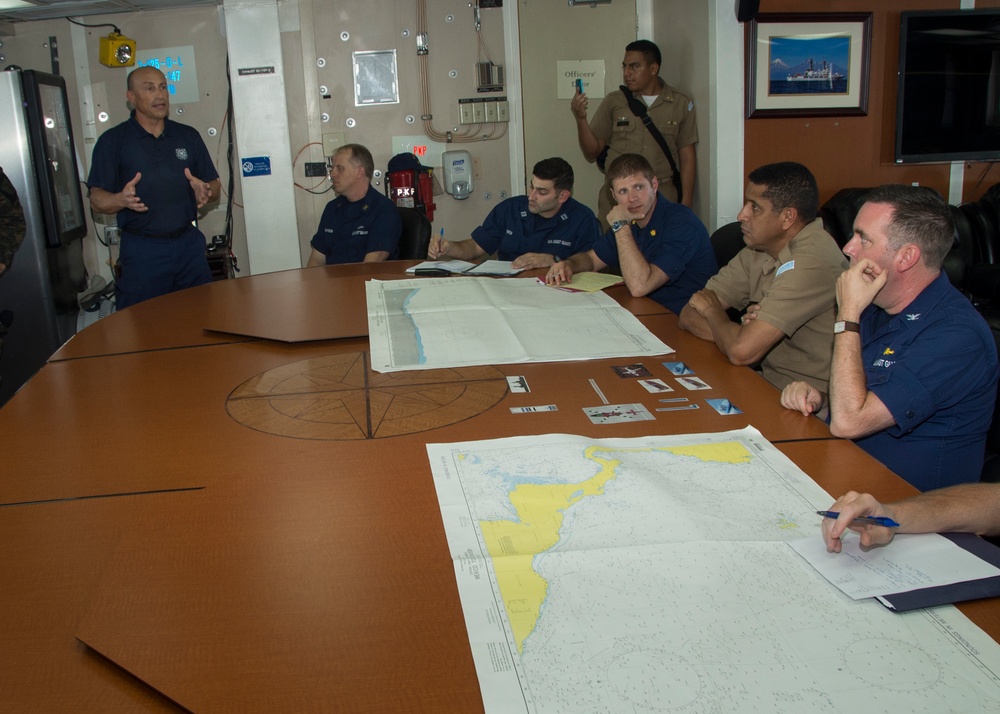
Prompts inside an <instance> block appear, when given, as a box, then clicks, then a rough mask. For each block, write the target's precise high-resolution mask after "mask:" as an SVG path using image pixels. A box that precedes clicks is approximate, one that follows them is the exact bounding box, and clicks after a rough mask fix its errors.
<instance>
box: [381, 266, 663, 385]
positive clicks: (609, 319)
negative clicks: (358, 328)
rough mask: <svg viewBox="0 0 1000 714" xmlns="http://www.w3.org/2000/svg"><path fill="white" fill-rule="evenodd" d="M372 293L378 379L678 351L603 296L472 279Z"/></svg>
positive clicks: (421, 282) (402, 284) (387, 284)
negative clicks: (400, 374) (411, 373)
mask: <svg viewBox="0 0 1000 714" xmlns="http://www.w3.org/2000/svg"><path fill="white" fill-rule="evenodd" d="M365 287H366V292H367V298H368V335H369V344H370V345H371V359H372V369H374V370H375V371H377V372H396V371H401V370H408V369H441V368H447V367H467V366H473V365H483V364H511V363H518V362H558V361H566V360H584V359H603V358H610V357H653V356H657V355H664V354H669V353H671V352H673V350H672V349H671V348H670V347H668V346H667V345H665V344H664V343H663V342H662V341H660V340H659V339H657V338H656V337H655V336H654V335H653V334H652V333H651V332H650V331H649V330H648V329H646V327H645V326H644V325H643V324H642V323H641V322H639V320H638V319H637V318H636V317H635V316H634V315H633V314H632V313H630V312H629V311H628V310H626V309H625V308H623V307H622V306H621V305H619V304H618V303H617V302H615V300H614V299H613V298H611V297H608V296H607V295H605V294H604V293H564V292H559V291H557V290H549V289H548V288H545V287H543V286H541V285H538V284H537V283H536V282H535V281H534V280H494V279H492V278H465V277H459V278H417V279H413V280H389V281H379V280H370V281H368V282H367V283H366V286H365Z"/></svg>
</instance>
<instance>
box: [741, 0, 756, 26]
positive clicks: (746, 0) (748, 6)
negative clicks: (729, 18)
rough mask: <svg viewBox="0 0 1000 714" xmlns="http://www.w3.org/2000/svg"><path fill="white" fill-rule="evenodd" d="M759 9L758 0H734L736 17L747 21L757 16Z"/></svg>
mask: <svg viewBox="0 0 1000 714" xmlns="http://www.w3.org/2000/svg"><path fill="white" fill-rule="evenodd" d="M759 10H760V0H736V19H737V20H739V21H740V22H749V21H750V20H752V19H754V18H755V17H757V12H758V11H759Z"/></svg>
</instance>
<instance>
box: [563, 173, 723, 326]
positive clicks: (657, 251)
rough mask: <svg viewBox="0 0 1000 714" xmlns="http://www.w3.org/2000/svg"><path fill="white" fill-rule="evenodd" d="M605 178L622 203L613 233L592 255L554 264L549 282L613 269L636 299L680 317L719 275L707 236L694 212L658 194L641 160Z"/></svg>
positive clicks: (612, 219) (613, 215) (612, 216)
mask: <svg viewBox="0 0 1000 714" xmlns="http://www.w3.org/2000/svg"><path fill="white" fill-rule="evenodd" d="M606 176H607V179H608V182H609V183H610V184H611V190H612V193H613V194H614V198H615V201H617V204H616V205H615V206H614V207H613V208H612V209H611V210H610V211H609V212H608V216H607V220H608V223H609V224H610V226H611V230H609V231H608V232H607V233H606V234H605V235H604V236H603V237H602V238H601V239H600V240H598V241H597V242H596V243H594V247H593V248H592V249H590V250H589V251H586V252H584V253H577V254H576V255H573V256H571V257H570V258H569V259H568V260H564V261H561V262H558V263H555V264H554V265H553V266H552V267H551V268H549V273H548V275H546V276H545V281H546V282H547V283H548V284H550V285H561V284H563V283H566V282H569V281H570V280H571V279H572V277H573V274H574V273H581V272H585V271H590V270H603V269H604V268H606V267H609V266H610V267H613V268H617V269H619V270H620V271H621V275H622V277H623V278H624V279H625V285H626V286H627V287H628V289H629V292H630V293H632V295H633V296H635V297H642V296H644V295H648V296H649V297H651V298H652V299H653V300H656V302H658V303H660V304H661V305H663V306H664V307H666V308H668V309H669V310H671V311H673V312H674V313H677V314H679V313H680V311H681V310H682V309H683V308H684V306H685V305H686V304H687V302H688V300H689V299H690V298H691V295H693V294H694V293H695V292H696V291H698V290H701V289H702V288H703V287H705V283H707V282H708V279H709V278H710V277H712V276H713V275H715V273H716V272H717V271H718V269H719V266H718V264H717V263H716V262H715V253H714V251H713V250H712V244H711V242H710V241H709V239H708V231H706V230H705V226H704V225H702V223H701V221H700V220H698V217H697V216H695V215H694V213H692V212H691V209H690V208H688V207H687V206H682V205H681V204H679V203H671V202H670V201H668V200H667V199H665V198H664V197H663V196H662V195H660V194H659V193H658V192H657V188H658V183H657V179H656V174H654V173H653V167H652V166H650V164H649V162H648V161H647V160H646V159H645V158H643V157H642V156H640V155H639V154H622V155H621V156H619V157H618V158H616V159H615V160H614V161H612V162H611V164H610V165H609V166H608V169H607V172H606Z"/></svg>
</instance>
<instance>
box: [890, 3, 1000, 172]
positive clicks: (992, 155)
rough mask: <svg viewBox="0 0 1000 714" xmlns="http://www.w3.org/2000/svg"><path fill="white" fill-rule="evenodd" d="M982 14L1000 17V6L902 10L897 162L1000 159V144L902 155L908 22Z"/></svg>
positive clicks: (897, 79) (897, 109)
mask: <svg viewBox="0 0 1000 714" xmlns="http://www.w3.org/2000/svg"><path fill="white" fill-rule="evenodd" d="M960 15H961V16H968V15H981V16H994V17H996V18H997V19H998V20H1000V8H977V9H974V10H906V11H903V12H901V13H900V18H899V61H898V64H897V65H896V136H895V145H894V153H893V159H894V161H895V163H896V164H935V163H951V162H953V161H979V162H991V161H1000V146H998V147H997V148H996V149H995V150H986V149H983V150H976V151H941V152H934V153H921V154H905V155H904V154H902V148H903V147H902V143H903V132H902V128H903V118H904V110H905V107H904V102H903V95H904V92H905V86H906V84H905V79H906V74H905V67H906V46H907V32H906V31H907V23H908V21H909V20H910V19H911V18H915V17H919V18H927V17H955V16H960Z"/></svg>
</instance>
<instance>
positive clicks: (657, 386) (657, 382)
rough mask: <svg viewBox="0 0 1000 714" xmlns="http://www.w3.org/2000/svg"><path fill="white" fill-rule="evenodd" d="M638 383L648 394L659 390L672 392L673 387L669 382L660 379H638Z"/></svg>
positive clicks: (656, 392)
mask: <svg viewBox="0 0 1000 714" xmlns="http://www.w3.org/2000/svg"><path fill="white" fill-rule="evenodd" d="M639 384H641V385H642V388H643V389H645V390H646V391H647V392H649V393H650V394H659V393H661V392H672V391H674V388H673V387H671V386H670V385H669V384H667V383H666V382H664V381H663V380H662V379H640V380H639Z"/></svg>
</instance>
